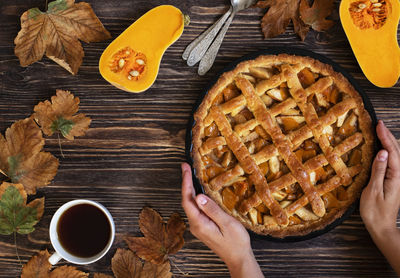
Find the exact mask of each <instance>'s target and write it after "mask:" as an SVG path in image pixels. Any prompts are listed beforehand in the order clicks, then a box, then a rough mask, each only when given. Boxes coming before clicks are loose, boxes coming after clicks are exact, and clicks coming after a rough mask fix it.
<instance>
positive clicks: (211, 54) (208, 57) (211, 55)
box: [198, 12, 236, 75]
mask: <svg viewBox="0 0 400 278" xmlns="http://www.w3.org/2000/svg"><path fill="white" fill-rule="evenodd" d="M235 14H236V13H235V12H232V14H231V16H230V17H229V18H228V20H227V21H226V22H225V25H224V27H223V28H222V30H221V32H219V34H218V36H217V38H216V39H215V40H214V42H213V43H212V45H211V46H210V48H209V49H208V50H207V52H206V53H205V55H204V56H203V58H202V59H201V61H200V64H199V70H198V74H199V75H204V74H206V72H207V71H208V70H209V69H210V68H211V67H212V65H213V64H214V61H215V57H216V56H217V53H218V50H219V47H220V46H221V44H222V41H223V40H224V37H225V34H226V32H227V31H228V28H229V25H231V22H232V19H233V17H234V16H235Z"/></svg>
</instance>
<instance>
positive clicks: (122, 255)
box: [94, 249, 172, 278]
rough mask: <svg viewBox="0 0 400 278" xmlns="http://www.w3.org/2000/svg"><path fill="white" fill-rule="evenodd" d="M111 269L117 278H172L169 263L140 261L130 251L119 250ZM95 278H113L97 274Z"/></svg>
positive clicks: (113, 259)
mask: <svg viewBox="0 0 400 278" xmlns="http://www.w3.org/2000/svg"><path fill="white" fill-rule="evenodd" d="M111 268H112V271H113V273H114V276H115V277H116V278H154V277H157V278H171V277H172V273H171V272H170V270H171V266H170V264H169V262H164V263H163V264H157V265H156V264H152V263H150V262H145V263H144V265H143V264H142V262H141V261H140V259H139V258H138V257H137V256H136V255H135V254H133V252H132V251H130V250H125V249H118V250H117V252H116V253H115V255H114V257H113V258H112V261H111ZM94 278H111V276H109V275H105V274H101V273H96V274H95V275H94Z"/></svg>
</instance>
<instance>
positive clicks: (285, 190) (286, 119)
mask: <svg viewBox="0 0 400 278" xmlns="http://www.w3.org/2000/svg"><path fill="white" fill-rule="evenodd" d="M194 120H195V125H194V127H193V130H192V143H193V149H192V157H193V167H194V169H195V175H196V177H197V178H198V180H199V181H200V183H201V184H202V186H203V188H204V190H205V192H206V194H208V195H209V196H210V197H211V198H212V199H213V200H215V201H216V202H217V203H218V204H219V205H220V206H221V207H222V208H223V209H224V210H225V211H226V212H227V213H229V214H230V215H232V216H233V217H235V218H236V219H238V220H239V221H240V222H241V223H243V225H244V226H245V227H246V228H248V229H251V230H252V231H254V232H256V233H258V234H263V235H271V236H274V237H286V236H301V235H305V234H308V233H310V232H313V231H316V230H320V229H323V228H324V227H325V226H327V225H328V224H330V223H332V222H333V221H334V220H335V219H337V218H339V217H341V216H342V215H343V213H344V212H345V211H346V210H347V209H348V208H349V206H350V205H351V204H352V203H354V202H355V201H356V199H357V198H358V197H359V195H360V192H361V189H362V187H363V186H364V185H365V184H366V183H367V181H368V177H369V171H370V166H371V162H372V159H373V154H374V152H373V142H374V135H373V128H372V124H371V118H370V116H369V114H368V112H367V111H366V110H365V108H364V105H363V100H362V98H361V96H360V95H359V94H358V92H357V91H356V90H355V89H354V88H353V87H352V85H351V84H350V83H349V81H348V80H347V79H346V78H345V77H344V76H343V75H342V74H340V73H338V72H335V71H334V70H333V69H332V67H331V66H330V65H327V64H323V63H321V62H320V61H317V60H314V59H312V58H309V57H303V56H293V55H287V54H280V55H266V56H259V57H258V58H256V59H254V60H250V61H244V62H242V63H240V64H238V65H237V66H236V68H235V69H233V70H232V71H229V72H226V73H224V74H223V75H222V76H221V77H220V78H219V79H218V81H217V82H216V83H215V85H214V86H213V87H212V88H211V89H210V90H209V91H208V93H207V95H206V96H205V97H204V99H203V101H202V103H201V104H200V106H199V108H198V110H197V112H196V113H195V114H194Z"/></svg>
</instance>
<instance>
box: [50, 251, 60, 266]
mask: <svg viewBox="0 0 400 278" xmlns="http://www.w3.org/2000/svg"><path fill="white" fill-rule="evenodd" d="M61 259H62V258H61V256H60V255H59V254H58V253H57V252H54V254H53V255H51V257H50V258H49V263H51V264H52V265H55V264H56V263H58V262H59V261H60V260H61Z"/></svg>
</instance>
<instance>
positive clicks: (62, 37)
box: [14, 0, 111, 74]
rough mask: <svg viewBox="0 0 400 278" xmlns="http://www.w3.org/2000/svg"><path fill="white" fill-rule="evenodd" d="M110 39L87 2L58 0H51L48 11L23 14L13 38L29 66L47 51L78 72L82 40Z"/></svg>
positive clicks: (31, 10)
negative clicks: (19, 28) (19, 26)
mask: <svg viewBox="0 0 400 278" xmlns="http://www.w3.org/2000/svg"><path fill="white" fill-rule="evenodd" d="M109 38H111V35H110V33H109V32H108V31H107V30H106V29H105V28H104V26H103V24H102V23H101V22H100V20H99V19H98V18H97V16H96V14H95V13H94V12H93V10H92V8H91V6H90V5H89V4H88V3H86V2H80V3H77V4H75V0H56V1H53V2H50V3H49V5H48V9H47V12H41V11H40V10H39V9H38V8H32V9H30V10H28V11H26V12H24V14H23V15H22V16H21V31H20V32H19V33H18V35H17V37H16V38H15V40H14V43H15V55H17V56H18V58H19V61H20V63H21V66H24V67H26V66H28V65H30V64H32V63H34V62H36V61H39V60H40V59H42V57H43V55H44V54H46V56H47V57H49V58H50V59H52V60H53V61H55V62H56V63H58V64H59V65H60V66H62V67H63V68H65V69H66V70H68V71H69V72H70V73H72V74H76V73H77V72H78V69H79V67H80V65H81V64H82V58H83V56H84V52H83V48H82V45H81V43H80V42H79V40H82V41H84V42H86V43H89V42H98V41H102V40H106V39H109ZM78 39H79V40H78Z"/></svg>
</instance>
